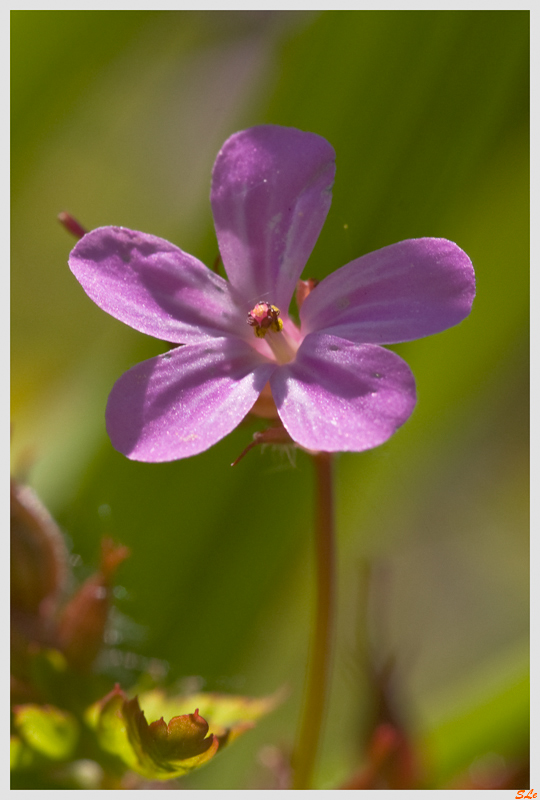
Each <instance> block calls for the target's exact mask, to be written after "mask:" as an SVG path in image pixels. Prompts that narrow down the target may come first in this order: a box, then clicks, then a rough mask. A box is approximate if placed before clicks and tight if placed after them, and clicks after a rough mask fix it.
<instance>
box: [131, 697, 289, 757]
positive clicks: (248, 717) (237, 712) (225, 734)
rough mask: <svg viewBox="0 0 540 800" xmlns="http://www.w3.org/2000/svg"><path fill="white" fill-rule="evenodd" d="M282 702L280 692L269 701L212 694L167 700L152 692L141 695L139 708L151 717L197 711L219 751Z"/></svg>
mask: <svg viewBox="0 0 540 800" xmlns="http://www.w3.org/2000/svg"><path fill="white" fill-rule="evenodd" d="M283 698H284V693H283V692H282V691H278V692H276V693H275V694H273V695H270V696H268V697H244V696H242V695H228V694H214V693H208V694H205V693H200V694H194V695H189V696H187V697H185V696H181V695H180V696H176V697H167V696H166V694H165V692H164V691H163V690H162V689H153V690H152V691H150V692H145V693H144V694H142V695H141V705H142V706H143V708H144V709H145V710H146V712H147V713H148V714H149V715H150V716H164V717H169V716H173V715H174V714H185V713H186V712H187V710H188V709H189V708H198V709H199V713H200V714H201V715H202V716H203V717H204V718H205V719H206V720H208V726H209V731H210V733H213V734H215V735H216V736H217V738H218V739H219V740H220V747H223V746H224V745H225V744H230V743H231V742H232V741H234V739H236V738H237V737H238V736H239V735H240V734H241V733H244V731H246V730H249V729H250V728H252V727H253V726H254V725H255V722H256V721H257V720H258V719H259V718H260V717H262V716H264V715H265V714H268V713H270V711H273V709H274V708H276V706H278V705H279V704H280V703H281V702H282V700H283Z"/></svg>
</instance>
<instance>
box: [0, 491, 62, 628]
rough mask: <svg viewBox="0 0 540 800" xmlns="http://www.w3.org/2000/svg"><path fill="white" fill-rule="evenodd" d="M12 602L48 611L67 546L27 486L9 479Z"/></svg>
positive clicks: (24, 608)
mask: <svg viewBox="0 0 540 800" xmlns="http://www.w3.org/2000/svg"><path fill="white" fill-rule="evenodd" d="M10 538H11V606H12V609H13V611H14V612H17V611H21V612H24V613H26V614H32V615H42V616H43V615H46V614H49V613H50V612H51V611H52V609H53V607H54V605H55V603H56V601H57V599H58V595H59V593H60V591H61V590H62V588H63V585H64V582H65V578H66V570H67V549H66V546H65V543H64V539H63V537H62V534H61V532H60V529H59V528H58V526H57V524H56V523H55V521H54V520H53V518H52V517H51V515H50V514H49V512H48V511H47V509H46V508H45V506H43V505H42V503H41V502H40V501H39V500H38V498H37V497H36V495H35V494H34V492H33V491H32V490H31V489H30V488H29V487H28V486H21V485H19V484H17V483H15V482H13V481H12V483H11V537H10Z"/></svg>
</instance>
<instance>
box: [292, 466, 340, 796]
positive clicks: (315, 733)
mask: <svg viewBox="0 0 540 800" xmlns="http://www.w3.org/2000/svg"><path fill="white" fill-rule="evenodd" d="M313 464H314V467H315V492H316V495H315V556H316V573H317V596H316V607H315V624H314V628H313V634H312V640H311V643H310V654H309V665H308V672H307V683H306V689H305V695H304V708H303V715H302V720H301V724H300V728H299V732H298V739H297V741H296V748H295V752H294V755H293V761H292V767H293V789H309V788H311V781H312V775H313V768H314V766H315V759H316V757H317V750H318V747H319V742H320V738H321V732H322V724H323V720H324V712H325V705H326V695H327V691H328V687H329V683H330V680H329V678H330V664H331V651H332V630H333V616H334V595H335V562H336V556H335V543H334V501H333V494H334V493H333V482H332V471H333V470H332V466H333V464H332V454H331V453H317V454H315V455H313Z"/></svg>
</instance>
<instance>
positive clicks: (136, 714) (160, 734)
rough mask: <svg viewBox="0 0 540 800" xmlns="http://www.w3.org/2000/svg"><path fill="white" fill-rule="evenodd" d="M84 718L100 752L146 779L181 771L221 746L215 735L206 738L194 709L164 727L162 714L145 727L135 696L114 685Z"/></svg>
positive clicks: (203, 760) (163, 777) (205, 727)
mask: <svg viewBox="0 0 540 800" xmlns="http://www.w3.org/2000/svg"><path fill="white" fill-rule="evenodd" d="M87 721H88V723H89V724H90V725H91V727H93V728H94V729H95V731H96V735H97V737H98V741H99V743H100V745H101V746H102V747H103V749H104V750H107V752H109V753H113V754H114V755H116V756H118V757H119V758H121V759H122V760H123V761H124V763H125V764H126V765H127V766H128V767H129V768H130V769H132V770H134V771H135V772H137V773H139V775H143V776H144V777H145V778H148V779H150V780H170V779H171V778H177V777H179V776H180V775H184V774H185V773H186V772H190V771H191V770H193V769H196V768H197V767H200V766H202V764H204V763H206V761H208V760H210V759H211V758H212V757H213V756H214V755H215V754H216V752H217V749H218V747H219V742H218V739H217V737H215V736H214V735H212V734H211V735H210V736H207V733H208V725H207V723H206V721H205V720H204V719H203V718H202V717H201V716H199V714H198V713H197V710H196V711H195V713H194V714H185V715H181V716H178V715H177V716H175V717H173V719H171V721H170V722H169V724H168V725H167V724H166V723H165V721H164V719H163V717H162V718H161V719H159V720H157V721H155V722H152V723H151V724H150V725H149V724H148V722H147V721H146V718H145V715H144V712H143V711H141V709H140V706H139V701H138V699H137V697H135V698H133V700H128V699H127V697H126V695H125V694H124V692H123V691H122V690H121V689H120V687H119V686H118V685H117V686H116V687H115V688H114V689H113V691H112V692H111V693H110V694H109V695H107V697H105V698H104V699H103V700H102V701H100V702H99V703H97V704H95V705H94V706H92V708H91V709H89V712H88V714H87Z"/></svg>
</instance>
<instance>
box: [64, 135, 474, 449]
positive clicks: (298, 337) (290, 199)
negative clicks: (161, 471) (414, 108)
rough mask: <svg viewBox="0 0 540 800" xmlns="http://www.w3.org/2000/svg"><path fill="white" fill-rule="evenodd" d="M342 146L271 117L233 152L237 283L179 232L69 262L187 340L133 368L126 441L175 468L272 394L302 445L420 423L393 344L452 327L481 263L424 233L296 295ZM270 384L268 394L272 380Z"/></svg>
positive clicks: (116, 408) (126, 383) (92, 247)
mask: <svg viewBox="0 0 540 800" xmlns="http://www.w3.org/2000/svg"><path fill="white" fill-rule="evenodd" d="M334 162H335V153H334V150H333V148H332V147H331V145H330V144H329V143H328V142H327V141H326V140H325V139H323V138H322V137H320V136H317V135H316V134H313V133H304V132H303V131H299V130H296V129H294V128H282V127H279V126H274V125H263V126H260V127H256V128H250V129H249V130H246V131H241V132H240V133H236V134H234V135H233V136H231V137H230V139H228V140H227V141H226V142H225V144H224V145H223V147H222V149H221V151H220V152H219V154H218V156H217V159H216V162H215V164H214V169H213V174H212V190H211V203H212V210H213V214H214V221H215V226H216V233H217V239H218V243H219V249H220V252H221V257H222V260H223V264H224V267H225V269H226V271H227V275H228V277H229V280H228V281H226V280H225V279H224V278H222V277H220V276H219V275H217V274H215V273H214V272H212V271H211V270H209V269H208V268H207V267H206V266H204V264H202V263H201V262H200V261H198V260H197V259H196V258H194V257H193V256H190V255H188V254H187V253H184V252H183V251H182V250H180V249H179V248H178V247H176V246H175V245H173V244H170V243H169V242H167V241H165V240H164V239H159V238H157V237H156V236H150V235H149V234H145V233H139V232H137V231H131V230H128V229H126V228H117V227H105V228H98V229H96V230H94V231H91V232H90V233H88V234H87V235H86V236H84V237H83V238H82V239H81V240H80V241H79V242H78V243H77V245H76V247H75V248H74V249H73V251H72V253H71V255H70V259H69V265H70V267H71V270H72V271H73V273H74V275H75V276H76V278H77V279H78V280H79V281H80V283H81V284H82V286H83V288H84V290H85V291H86V293H87V294H88V295H89V296H90V297H91V298H92V300H94V302H95V303H97V304H98V305H99V306H100V308H102V309H103V310H104V311H107V312H108V313H109V314H111V315H112V316H113V317H116V318H117V319H119V320H121V321H122V322H125V323H127V324H128V325H130V326H131V327H132V328H135V329H136V330H138V331H141V332H142V333H146V334H149V335H151V336H155V337H157V338H159V339H164V340H165V341H167V342H174V343H177V344H181V345H182V346H181V347H175V348H174V349H173V350H170V351H169V352H168V353H164V354H163V355H160V356H157V358H151V359H149V360H148V361H144V362H143V363H141V364H137V365H136V366H135V367H133V368H132V369H130V370H129V371H128V372H126V373H125V374H124V375H123V376H122V377H121V378H120V379H119V380H118V381H117V382H116V384H115V385H114V387H113V389H112V392H111V394H110V396H109V401H108V404H107V412H106V419H107V430H108V433H109V436H110V438H111V441H112V443H113V445H114V447H115V448H116V449H117V450H119V451H120V452H121V453H124V454H125V455H126V456H128V457H129V458H132V459H135V460H138V461H172V460H174V459H178V458H185V457H187V456H192V455H195V454H196V453H200V452H202V451H203V450H206V449H207V448H209V447H211V446H212V445H213V444H215V443H216V442H218V441H219V440H220V439H222V438H223V437H224V436H226V435H227V434H228V433H229V432H230V431H232V430H233V429H234V428H235V427H236V426H237V425H238V424H239V422H240V421H241V420H242V419H243V418H244V417H245V416H246V414H247V413H248V412H249V411H250V410H252V409H253V407H254V405H255V403H256V401H257V399H258V398H259V396H260V394H261V392H262V391H263V389H264V390H265V394H264V396H267V393H268V386H267V384H269V387H270V389H271V393H272V396H273V400H274V402H275V408H276V409H277V414H278V415H279V417H280V419H281V422H282V423H283V425H284V426H285V428H286V430H287V432H288V433H289V434H290V436H291V438H292V439H293V440H294V441H295V442H297V443H298V444H300V445H301V446H303V447H305V448H307V449H310V450H323V451H330V452H332V451H340V450H353V451H359V450H367V449H369V448H372V447H376V446H377V445H379V444H382V443H383V442H385V441H386V440H387V439H388V438H389V437H390V436H392V434H393V433H394V432H395V431H396V429H397V428H399V426H400V425H402V424H403V423H404V422H405V421H406V420H407V419H408V417H409V416H410V414H411V413H412V411H413V408H414V405H415V402H416V393H415V383H414V378H413V375H412V373H411V371H410V369H409V367H408V366H407V364H406V363H405V362H404V361H403V360H402V359H401V358H399V357H398V356H397V355H396V354H395V353H393V352H391V351H389V350H386V349H384V348H383V347H381V346H380V345H383V344H390V343H395V342H405V341H409V340H411V339H417V338H419V337H422V336H428V335H429V334H432V333H438V332H439V331H443V330H445V329H446V328H449V327H451V326H452V325H456V324H457V323H458V322H460V321H461V320H462V319H464V318H465V317H466V316H467V315H468V313H469V311H470V309H471V304H472V301H473V297H474V271H473V268H472V264H471V262H470V260H469V258H468V256H467V255H466V254H465V253H464V252H463V251H462V250H460V248H459V247H458V246H457V245H455V244H453V243H452V242H449V241H447V240H446V239H409V240H407V241H404V242H399V243H398V244H394V245H390V246H389V247H383V248H382V249H381V250H377V251H376V252H374V253H369V254H368V255H365V256H362V257H361V258H357V259H355V260H354V261H351V262H350V263H349V264H347V265H346V266H344V267H342V268H341V269H339V270H337V271H336V272H334V273H333V274H331V275H329V276H328V277H327V278H325V279H324V280H323V281H321V283H319V284H318V285H317V286H316V287H315V288H314V289H313V290H312V291H311V292H310V293H309V294H308V296H307V297H306V299H305V300H304V302H303V303H302V305H301V310H300V323H301V325H300V328H298V326H297V325H296V324H295V323H294V322H293V320H292V319H291V318H290V317H289V314H288V309H289V304H290V301H291V298H292V295H293V292H294V289H295V287H296V284H297V282H298V279H299V278H300V274H301V272H302V270H303V268H304V265H305V264H306V262H307V260H308V257H309V255H310V253H311V251H312V249H313V247H314V245H315V242H316V240H317V237H318V235H319V232H320V230H321V228H322V225H323V223H324V220H325V218H326V215H327V213H328V209H329V207H330V202H331V189H332V184H333V181H334V172H335V163H334ZM265 387H266V388H265Z"/></svg>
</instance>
